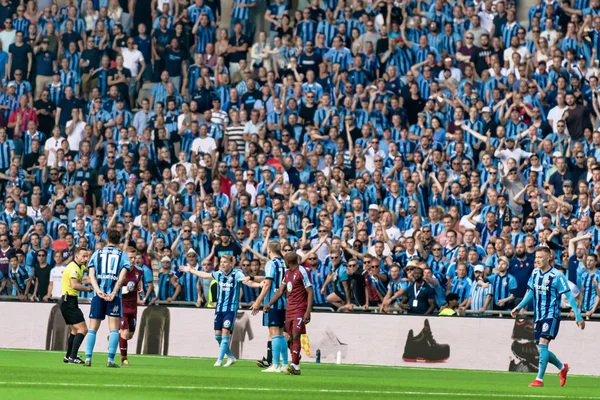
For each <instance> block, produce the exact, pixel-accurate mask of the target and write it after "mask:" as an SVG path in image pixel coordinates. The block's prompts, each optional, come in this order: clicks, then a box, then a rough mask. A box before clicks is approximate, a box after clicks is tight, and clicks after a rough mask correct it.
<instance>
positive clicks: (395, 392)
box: [0, 382, 600, 400]
mask: <svg viewBox="0 0 600 400" xmlns="http://www.w3.org/2000/svg"><path fill="white" fill-rule="evenodd" d="M0 386H57V387H89V388H109V389H110V388H128V389H160V390H168V389H176V390H177V389H179V390H198V391H200V390H214V391H222V390H234V391H239V392H244V391H251V392H280V391H281V390H282V389H276V388H256V387H223V386H148V385H126V384H96V383H62V382H47V383H46V382H0ZM285 390H286V391H288V392H297V393H306V392H312V393H338V394H375V395H401V394H404V395H412V396H452V397H487V398H502V397H511V398H513V397H515V398H516V397H519V398H526V399H581V400H598V399H600V397H593V396H572V395H569V396H557V395H544V394H501V393H456V392H417V391H403V390H348V389H287V388H286V389H285Z"/></svg>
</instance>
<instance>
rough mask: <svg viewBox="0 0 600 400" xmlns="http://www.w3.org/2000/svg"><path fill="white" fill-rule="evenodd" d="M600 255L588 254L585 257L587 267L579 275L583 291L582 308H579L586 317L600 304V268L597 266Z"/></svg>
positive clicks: (579, 285) (579, 283)
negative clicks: (599, 284) (599, 283)
mask: <svg viewBox="0 0 600 400" xmlns="http://www.w3.org/2000/svg"><path fill="white" fill-rule="evenodd" d="M597 263H598V256H597V255H596V254H593V253H592V254H588V255H587V256H586V257H585V269H584V270H583V271H582V272H581V274H580V275H579V276H578V277H577V286H578V287H579V293H581V302H580V304H581V309H580V310H579V311H580V312H581V313H582V314H584V315H585V316H586V317H589V316H591V315H592V314H593V313H595V312H596V310H597V309H598V305H600V287H599V286H598V282H600V270H598V268H597Z"/></svg>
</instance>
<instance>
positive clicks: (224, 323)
mask: <svg viewBox="0 0 600 400" xmlns="http://www.w3.org/2000/svg"><path fill="white" fill-rule="evenodd" d="M236 314H237V313H236V312H235V311H224V312H216V313H215V326H214V328H215V331H222V330H223V329H227V330H228V331H229V332H233V327H234V325H235V317H236Z"/></svg>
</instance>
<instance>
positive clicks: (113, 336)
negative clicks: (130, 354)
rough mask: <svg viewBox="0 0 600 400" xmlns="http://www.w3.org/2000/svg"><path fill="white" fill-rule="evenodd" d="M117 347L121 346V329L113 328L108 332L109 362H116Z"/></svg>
mask: <svg viewBox="0 0 600 400" xmlns="http://www.w3.org/2000/svg"><path fill="white" fill-rule="evenodd" d="M117 347H119V330H118V329H111V331H110V333H109V334H108V362H115V354H116V352H117Z"/></svg>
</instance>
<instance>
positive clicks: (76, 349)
mask: <svg viewBox="0 0 600 400" xmlns="http://www.w3.org/2000/svg"><path fill="white" fill-rule="evenodd" d="M83 338H85V335H84V334H83V333H78V334H77V335H75V339H73V350H72V351H71V358H72V359H76V358H77V353H79V347H81V343H83Z"/></svg>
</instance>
